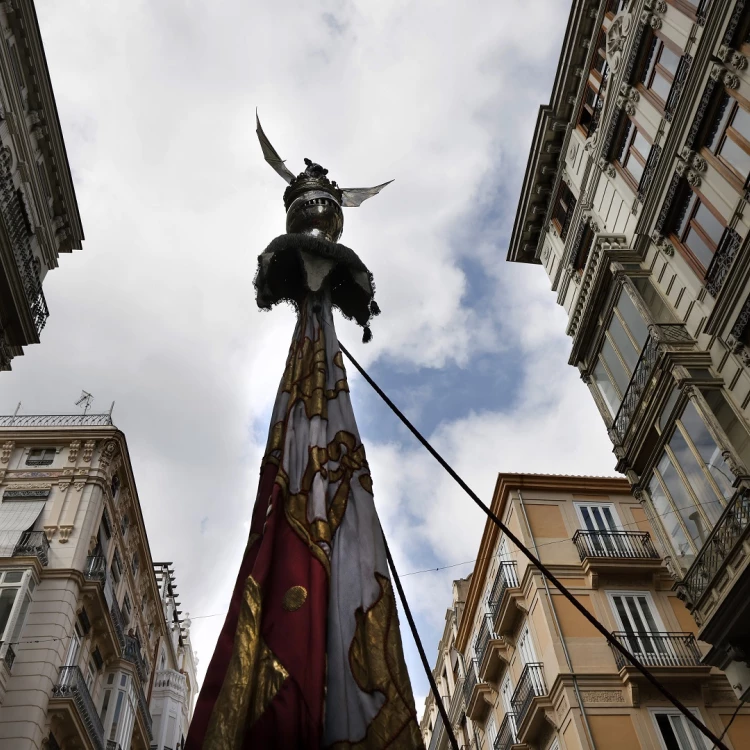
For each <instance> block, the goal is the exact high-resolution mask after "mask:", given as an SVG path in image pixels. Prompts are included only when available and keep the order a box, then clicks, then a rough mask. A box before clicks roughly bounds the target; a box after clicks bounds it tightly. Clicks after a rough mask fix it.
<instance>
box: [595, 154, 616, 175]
mask: <svg viewBox="0 0 750 750" xmlns="http://www.w3.org/2000/svg"><path fill="white" fill-rule="evenodd" d="M596 166H597V167H599V169H600V170H601V171H602V173H603V174H605V175H606V176H607V177H609V178H610V179H614V178H615V176H616V175H617V170H615V167H614V165H613V164H611V163H610V162H608V161H607V160H606V159H605V158H604V157H603V156H602V157H601V158H600V159H599V161H598V162H597V163H596Z"/></svg>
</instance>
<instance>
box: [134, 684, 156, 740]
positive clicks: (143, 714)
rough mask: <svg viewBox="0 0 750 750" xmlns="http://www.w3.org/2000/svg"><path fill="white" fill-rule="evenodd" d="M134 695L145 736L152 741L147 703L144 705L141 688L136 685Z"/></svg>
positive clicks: (152, 734)
mask: <svg viewBox="0 0 750 750" xmlns="http://www.w3.org/2000/svg"><path fill="white" fill-rule="evenodd" d="M135 695H136V697H137V698H138V713H140V715H141V719H142V720H143V724H144V726H145V727H146V734H147V735H148V739H149V741H151V740H153V739H154V730H153V729H152V725H151V714H150V713H149V710H148V703H146V696H145V695H144V694H143V687H142V686H140V685H138V686H137V687H136V690H135Z"/></svg>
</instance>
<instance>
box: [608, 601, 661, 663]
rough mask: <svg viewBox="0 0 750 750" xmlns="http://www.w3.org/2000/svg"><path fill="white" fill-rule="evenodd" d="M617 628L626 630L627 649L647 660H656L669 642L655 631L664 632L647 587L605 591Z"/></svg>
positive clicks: (647, 661)
mask: <svg viewBox="0 0 750 750" xmlns="http://www.w3.org/2000/svg"><path fill="white" fill-rule="evenodd" d="M608 596H609V600H610V603H611V604H612V609H613V610H614V613H615V616H616V618H617V621H618V624H619V626H620V628H621V629H622V630H623V631H624V632H625V635H626V637H627V641H628V645H629V646H630V650H631V651H632V652H633V653H634V654H636V655H637V656H640V657H641V658H642V659H644V660H645V661H646V663H649V662H651V663H653V662H654V661H656V663H659V660H658V655H659V654H664V653H667V649H668V645H667V644H666V643H665V641H664V639H662V638H652V637H650V636H652V635H654V634H655V633H664V632H666V631H665V629H664V626H663V625H662V622H661V619H660V618H659V615H658V614H657V612H656V607H654V602H653V600H652V599H651V595H650V594H649V593H648V592H647V591H633V592H630V591H623V592H619V591H618V592H608Z"/></svg>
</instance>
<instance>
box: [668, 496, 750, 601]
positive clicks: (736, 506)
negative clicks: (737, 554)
mask: <svg viewBox="0 0 750 750" xmlns="http://www.w3.org/2000/svg"><path fill="white" fill-rule="evenodd" d="M748 526H750V491H748V490H746V489H741V490H739V491H738V492H737V493H735V495H734V497H733V498H732V499H731V501H730V502H729V505H727V507H726V508H724V512H723V513H722V515H721V518H719V520H718V521H717V523H716V525H715V526H714V528H713V529H712V531H711V534H710V535H709V537H708V539H707V540H706V543H705V544H704V545H703V547H701V549H700V551H699V552H698V555H697V557H696V558H695V562H693V564H692V565H691V566H690V570H688V572H687V574H686V575H685V578H684V579H683V580H682V585H681V587H680V591H681V593H682V595H683V596H684V597H685V599H686V602H687V604H688V606H689V607H694V606H695V605H696V604H697V603H698V601H699V600H700V599H701V597H702V596H703V594H704V593H705V592H706V590H707V589H708V588H709V586H710V584H711V581H712V580H713V579H714V576H715V575H716V574H717V573H718V571H719V569H720V568H721V567H722V565H723V564H724V561H725V560H726V559H727V558H728V557H729V556H730V554H731V553H732V551H733V549H734V548H735V546H736V545H737V543H738V542H739V540H740V539H741V538H742V537H743V535H744V534H745V532H746V530H747V528H748Z"/></svg>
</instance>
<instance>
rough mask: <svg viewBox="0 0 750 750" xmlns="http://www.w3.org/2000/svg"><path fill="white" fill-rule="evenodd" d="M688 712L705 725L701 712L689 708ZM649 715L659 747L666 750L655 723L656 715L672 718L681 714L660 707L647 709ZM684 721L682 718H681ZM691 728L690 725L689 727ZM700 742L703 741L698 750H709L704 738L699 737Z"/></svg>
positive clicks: (657, 725) (685, 749)
mask: <svg viewBox="0 0 750 750" xmlns="http://www.w3.org/2000/svg"><path fill="white" fill-rule="evenodd" d="M689 710H690V712H691V713H693V714H694V715H695V716H697V717H698V718H699V719H700V720H701V721H702V722H703V723H704V724H707V722H706V720H705V718H704V717H703V716H702V715H701V712H700V710H699V709H697V708H692V707H690V708H689ZM648 712H649V715H650V716H651V721H652V722H653V724H654V732H655V734H656V737H657V739H658V740H659V747H660V748H661V750H667V745H666V743H665V742H664V737H663V736H662V733H661V729H660V728H659V724H658V723H657V721H656V715H657V714H670V715H673V716H680V717H682V714H681V713H680V712H679V711H678V710H677V709H673V710H670V709H668V708H667V707H666V706H661V707H659V708H656V707H654V708H649V709H648ZM682 718H683V719H684V717H682ZM691 726H692V725H691ZM701 740H702V741H703V747H699V748H698V750H710V745H709V744H708V742H707V741H706V739H705V737H703V736H701ZM684 750H693V748H689V747H688V748H684Z"/></svg>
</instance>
